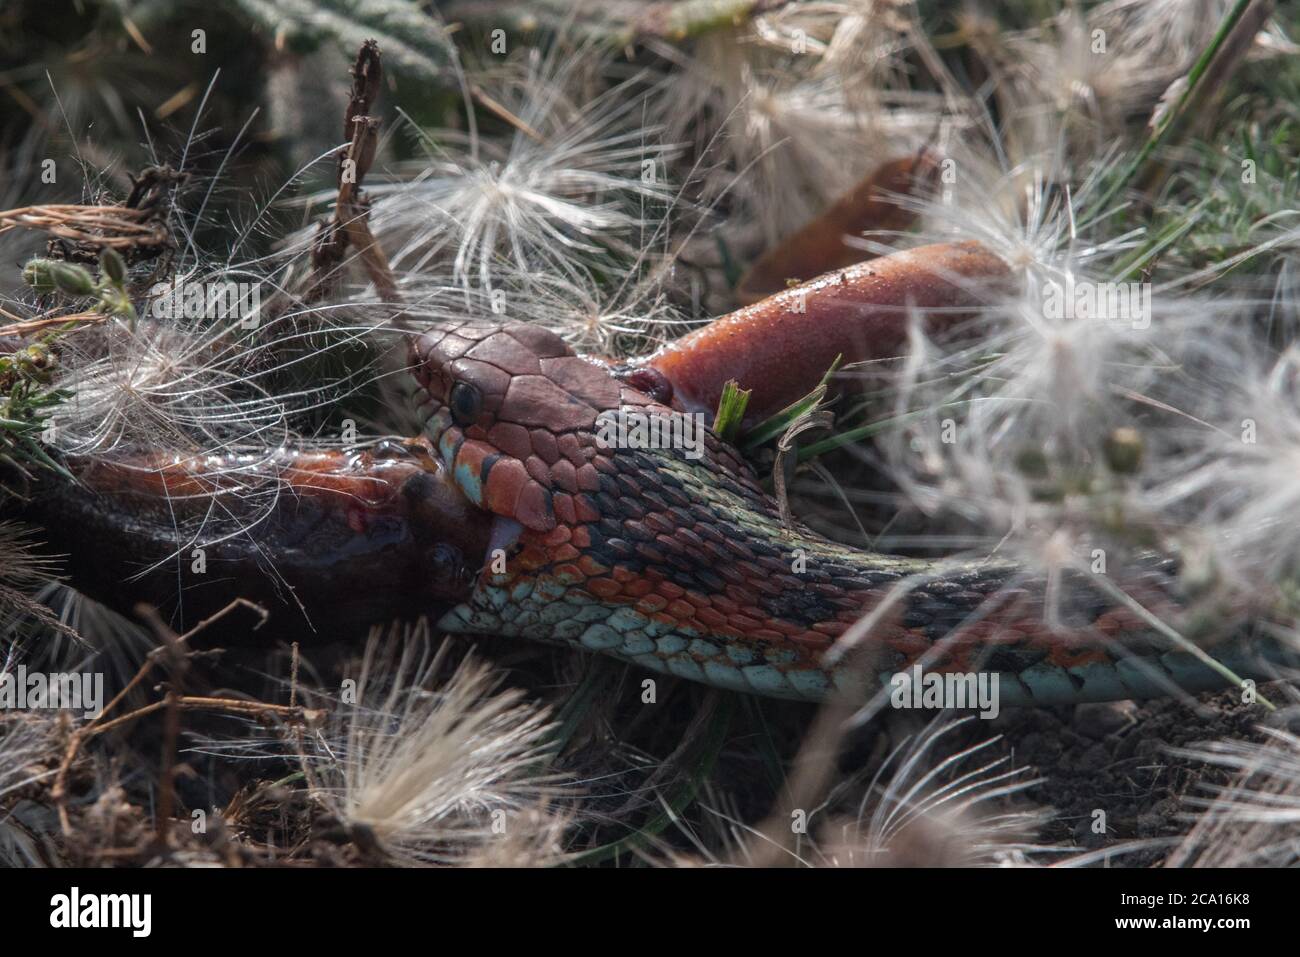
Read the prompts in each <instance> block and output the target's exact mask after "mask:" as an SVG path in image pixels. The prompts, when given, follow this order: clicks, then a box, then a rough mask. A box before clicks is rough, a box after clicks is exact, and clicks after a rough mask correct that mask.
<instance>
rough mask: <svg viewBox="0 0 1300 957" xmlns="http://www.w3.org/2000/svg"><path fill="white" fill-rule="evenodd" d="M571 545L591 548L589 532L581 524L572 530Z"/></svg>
mask: <svg viewBox="0 0 1300 957" xmlns="http://www.w3.org/2000/svg"><path fill="white" fill-rule="evenodd" d="M573 545H574V547H575V548H591V532H589V531H587V529H586V528H585V527H583V526H581V525H580V526H578V527H577V528H575V529H574V530H573Z"/></svg>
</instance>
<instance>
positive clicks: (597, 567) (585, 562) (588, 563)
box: [578, 555, 609, 576]
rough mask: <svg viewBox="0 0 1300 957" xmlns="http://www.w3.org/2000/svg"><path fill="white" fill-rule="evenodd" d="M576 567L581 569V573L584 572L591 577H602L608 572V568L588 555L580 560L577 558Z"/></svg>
mask: <svg viewBox="0 0 1300 957" xmlns="http://www.w3.org/2000/svg"><path fill="white" fill-rule="evenodd" d="M578 567H579V568H581V569H582V570H583V572H585V573H586V574H588V575H592V576H595V575H604V574H607V573H608V572H609V569H608V568H606V567H605V566H604V565H602V564H601V563H600V562H598V561H596V559H594V558H592V557H591V556H590V555H583V556H582V557H581V558H579V559H578Z"/></svg>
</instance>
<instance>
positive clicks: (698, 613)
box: [695, 608, 729, 628]
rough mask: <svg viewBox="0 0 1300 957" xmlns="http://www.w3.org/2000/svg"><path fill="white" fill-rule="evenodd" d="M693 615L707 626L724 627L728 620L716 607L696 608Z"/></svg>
mask: <svg viewBox="0 0 1300 957" xmlns="http://www.w3.org/2000/svg"><path fill="white" fill-rule="evenodd" d="M695 617H696V618H698V619H699V620H700V622H701V624H703V625H705V626H706V627H708V628H725V627H726V625H727V622H728V620H729V619H728V618H727V616H726V615H724V614H722V613H721V612H720V611H718V610H717V609H716V608H697V609H696V610H695Z"/></svg>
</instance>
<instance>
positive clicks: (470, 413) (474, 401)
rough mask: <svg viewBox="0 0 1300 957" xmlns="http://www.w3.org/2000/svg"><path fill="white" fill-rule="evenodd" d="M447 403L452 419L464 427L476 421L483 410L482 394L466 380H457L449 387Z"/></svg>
mask: <svg viewBox="0 0 1300 957" xmlns="http://www.w3.org/2000/svg"><path fill="white" fill-rule="evenodd" d="M447 405H448V407H449V408H450V409H451V418H452V421H453V422H455V423H456V424H457V425H459V426H460V427H461V428H465V427H466V426H470V425H473V424H474V423H475V422H477V421H478V414H479V413H480V412H482V411H483V394H482V393H481V392H479V390H478V389H476V388H475V387H474V386H472V385H470V384H469V383H468V382H457V383H456V384H455V385H454V386H452V387H451V395H450V396H449V397H448V402H447Z"/></svg>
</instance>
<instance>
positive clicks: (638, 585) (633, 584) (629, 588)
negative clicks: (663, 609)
mask: <svg viewBox="0 0 1300 957" xmlns="http://www.w3.org/2000/svg"><path fill="white" fill-rule="evenodd" d="M654 588H655V585H654V582H651V581H646V580H645V579H644V578H642V577H641V576H639V575H638V576H637V577H636V578H635V579H634V580H632V581H630V582H628V583H627V584H626V585H624V586H623V592H624V594H627V595H631V596H633V597H634V598H643V597H645V596H646V595H648V594H650V593H651V592H652V591H654Z"/></svg>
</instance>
